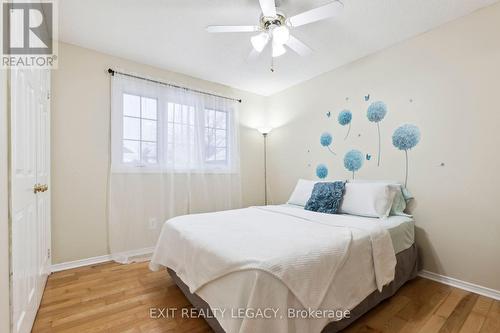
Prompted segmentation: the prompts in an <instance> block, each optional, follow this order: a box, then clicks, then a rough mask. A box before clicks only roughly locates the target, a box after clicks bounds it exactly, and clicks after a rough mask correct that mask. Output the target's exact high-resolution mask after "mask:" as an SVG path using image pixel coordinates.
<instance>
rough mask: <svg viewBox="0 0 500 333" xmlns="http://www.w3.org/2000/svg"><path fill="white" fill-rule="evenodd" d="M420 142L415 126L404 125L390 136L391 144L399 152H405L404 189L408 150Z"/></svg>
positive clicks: (418, 131) (406, 182) (406, 178)
mask: <svg viewBox="0 0 500 333" xmlns="http://www.w3.org/2000/svg"><path fill="white" fill-rule="evenodd" d="M419 142H420V130H419V129H418V127H417V126H415V125H411V124H405V125H402V126H400V127H398V128H397V129H396V130H395V131H394V133H393V134H392V144H393V145H394V147H396V148H398V149H399V150H404V151H405V157H406V164H405V166H406V168H405V187H406V185H407V184H408V150H410V149H412V148H414V147H415V146H416V145H417V144H418V143H419Z"/></svg>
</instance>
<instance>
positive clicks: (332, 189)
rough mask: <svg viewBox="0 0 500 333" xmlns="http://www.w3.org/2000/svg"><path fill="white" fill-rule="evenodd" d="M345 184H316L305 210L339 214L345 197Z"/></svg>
mask: <svg viewBox="0 0 500 333" xmlns="http://www.w3.org/2000/svg"><path fill="white" fill-rule="evenodd" d="M344 189H345V182H333V183H316V184H315V185H314V188H313V191H312V194H311V197H310V198H309V200H308V201H307V203H306V206H305V207H304V209H307V210H311V211H313V212H320V213H328V214H337V211H338V210H339V207H340V202H341V201H342V197H343V196H344Z"/></svg>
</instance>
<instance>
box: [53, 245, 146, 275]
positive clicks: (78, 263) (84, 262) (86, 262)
mask: <svg viewBox="0 0 500 333" xmlns="http://www.w3.org/2000/svg"><path fill="white" fill-rule="evenodd" d="M153 251H154V247H148V248H144V249H139V250H133V251H127V252H122V253H119V254H116V255H111V254H106V255H103V256H98V257H92V258H87V259H80V260H75V261H68V262H62V263H60V264H53V265H52V266H51V272H60V271H65V270H67V269H72V268H78V267H83V266H90V265H95V264H101V263H103V262H107V261H112V260H114V259H115V258H124V257H135V256H144V255H148V254H152V253H153Z"/></svg>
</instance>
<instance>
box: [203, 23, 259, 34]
mask: <svg viewBox="0 0 500 333" xmlns="http://www.w3.org/2000/svg"><path fill="white" fill-rule="evenodd" d="M207 31H208V32H210V33H220V32H256V31H260V28H259V27H258V26H256V25H209V26H208V27H207Z"/></svg>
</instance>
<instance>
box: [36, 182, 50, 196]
mask: <svg viewBox="0 0 500 333" xmlns="http://www.w3.org/2000/svg"><path fill="white" fill-rule="evenodd" d="M48 189H49V186H48V185H47V184H43V185H42V184H35V186H33V193H35V194H37V193H38V192H45V191H47V190H48Z"/></svg>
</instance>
